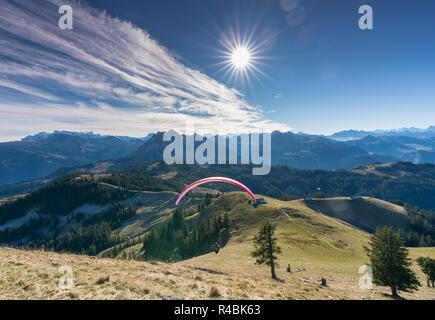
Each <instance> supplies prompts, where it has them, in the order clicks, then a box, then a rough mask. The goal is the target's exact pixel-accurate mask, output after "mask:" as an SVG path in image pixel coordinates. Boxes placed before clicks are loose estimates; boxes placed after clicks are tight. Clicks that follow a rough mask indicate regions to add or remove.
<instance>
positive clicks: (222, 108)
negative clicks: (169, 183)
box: [0, 0, 289, 140]
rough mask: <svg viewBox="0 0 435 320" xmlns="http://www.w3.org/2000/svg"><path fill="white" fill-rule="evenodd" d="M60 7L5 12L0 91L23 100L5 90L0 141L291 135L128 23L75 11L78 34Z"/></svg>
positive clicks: (6, 7)
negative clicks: (191, 125)
mask: <svg viewBox="0 0 435 320" xmlns="http://www.w3.org/2000/svg"><path fill="white" fill-rule="evenodd" d="M61 4H63V3H62V1H58V0H47V1H44V2H42V1H21V0H20V1H13V2H12V1H3V2H2V9H1V10H0V55H2V56H3V57H5V58H4V59H3V58H2V59H1V60H0V74H1V78H0V86H2V87H7V88H8V89H13V90H15V91H18V92H19V93H21V94H22V95H23V98H22V99H17V98H16V96H15V95H13V96H12V95H8V93H7V92H6V93H5V92H4V91H2V90H1V88H0V99H1V101H3V102H2V104H0V110H1V112H2V114H6V115H7V117H1V118H0V128H1V129H0V139H1V140H4V139H5V138H6V137H8V138H10V137H11V133H8V132H14V134H13V136H14V137H16V138H18V137H19V135H25V134H28V133H29V131H32V132H35V131H50V129H53V130H54V129H59V130H64V129H65V130H85V131H90V130H92V131H95V132H100V133H104V134H122V135H132V136H144V135H145V134H146V133H148V132H154V131H157V130H160V131H162V130H169V129H175V130H179V131H182V130H183V129H184V128H185V126H186V124H185V122H186V121H194V122H195V125H196V127H197V128H198V129H199V130H203V131H204V130H206V131H213V130H217V129H220V130H222V128H225V129H226V130H227V131H228V132H241V131H253V130H254V131H259V130H260V131H271V130H288V129H289V127H288V126H286V125H283V124H280V123H276V122H272V121H269V120H267V119H264V113H263V112H262V111H261V109H260V108H256V107H252V106H250V105H249V104H248V103H247V102H246V100H245V99H244V98H243V96H242V95H241V94H240V93H239V92H238V91H237V90H235V89H232V88H228V87H227V86H225V85H224V84H222V83H219V82H217V81H216V80H214V79H212V78H211V77H209V76H207V75H205V74H203V73H201V72H200V71H198V70H195V69H192V68H188V67H186V66H184V65H183V64H182V63H181V62H180V61H179V60H177V59H175V58H174V57H173V56H171V55H170V54H169V53H168V50H167V49H166V48H165V47H163V46H161V45H160V44H159V43H158V42H157V41H156V40H154V39H152V38H151V37H150V36H149V34H148V33H147V32H146V31H144V30H141V29H139V28H137V27H136V26H134V25H132V24H131V23H129V22H126V21H120V20H119V19H116V18H113V17H110V16H108V15H107V14H105V13H103V12H99V11H96V10H94V9H91V8H89V7H86V6H84V5H83V4H80V3H75V2H73V4H72V7H73V10H74V29H73V30H60V29H59V28H58V26H57V19H58V18H59V14H58V11H57V10H58V7H59V6H60V5H61ZM24 8H25V10H24ZM3 30H5V31H3ZM28 95H30V96H31V97H32V98H34V99H36V100H34V102H33V103H32V104H30V103H28V102H26V101H28V99H29V97H28ZM12 97H14V98H12ZM26 98H27V100H26ZM47 100H48V101H47ZM50 101H51V103H50ZM53 103H56V104H53ZM222 126H223V127H222ZM20 128H21V129H20ZM8 130H10V131H8Z"/></svg>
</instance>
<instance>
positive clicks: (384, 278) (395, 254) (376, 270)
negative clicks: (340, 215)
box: [364, 227, 420, 296]
mask: <svg viewBox="0 0 435 320" xmlns="http://www.w3.org/2000/svg"><path fill="white" fill-rule="evenodd" d="M364 249H365V251H366V252H367V255H368V256H369V258H370V261H371V267H372V269H373V282H374V283H375V284H377V285H380V286H388V287H390V288H391V292H392V295H393V296H397V295H398V294H397V291H405V292H412V291H414V290H416V289H417V286H419V285H420V283H419V282H418V280H417V277H416V275H415V273H414V272H413V271H412V270H411V269H410V265H411V260H410V259H409V258H408V250H407V249H406V248H405V247H404V246H403V240H402V239H401V238H400V236H399V235H398V234H396V233H394V232H393V229H392V228H391V227H384V228H382V229H378V230H377V231H376V233H374V234H373V235H372V236H371V238H370V241H369V247H364Z"/></svg>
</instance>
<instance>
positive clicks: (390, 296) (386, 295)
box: [381, 293, 406, 300]
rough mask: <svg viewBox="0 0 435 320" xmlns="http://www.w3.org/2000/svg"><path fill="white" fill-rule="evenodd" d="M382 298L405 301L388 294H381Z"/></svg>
mask: <svg viewBox="0 0 435 320" xmlns="http://www.w3.org/2000/svg"><path fill="white" fill-rule="evenodd" d="M381 295H382V296H384V297H387V298H390V299H393V300H406V299H405V298H403V297H401V296H398V295H396V296H393V295H392V294H388V293H381Z"/></svg>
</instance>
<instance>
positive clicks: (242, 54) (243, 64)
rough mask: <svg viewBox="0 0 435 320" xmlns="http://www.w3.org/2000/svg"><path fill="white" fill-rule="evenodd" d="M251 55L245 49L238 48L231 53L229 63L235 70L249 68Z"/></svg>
mask: <svg viewBox="0 0 435 320" xmlns="http://www.w3.org/2000/svg"><path fill="white" fill-rule="evenodd" d="M251 58H252V53H251V52H250V51H249V49H248V48H246V47H238V48H235V49H234V50H233V52H231V63H232V65H233V66H234V67H235V68H236V69H245V68H247V67H249V64H250V62H251Z"/></svg>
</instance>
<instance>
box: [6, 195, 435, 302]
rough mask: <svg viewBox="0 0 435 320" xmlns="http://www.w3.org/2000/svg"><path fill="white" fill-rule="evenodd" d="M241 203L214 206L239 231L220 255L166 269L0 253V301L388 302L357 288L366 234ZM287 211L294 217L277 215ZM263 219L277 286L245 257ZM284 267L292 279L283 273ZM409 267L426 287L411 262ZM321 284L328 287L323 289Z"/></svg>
mask: <svg viewBox="0 0 435 320" xmlns="http://www.w3.org/2000/svg"><path fill="white" fill-rule="evenodd" d="M239 196H240V197H242V199H239V198H238V197H239ZM243 197H245V196H244V195H239V194H237V197H231V199H228V198H227V197H223V199H222V203H220V204H219V203H218V204H217V205H221V206H222V208H224V207H225V206H227V205H228V207H229V208H231V212H230V217H231V219H233V220H234V221H236V223H237V224H238V225H239V228H238V230H237V232H235V233H234V234H233V237H232V238H231V240H230V241H229V243H228V244H227V245H226V246H225V247H223V248H222V249H221V251H220V252H219V254H217V255H216V254H215V253H210V254H206V255H203V256H200V257H196V258H194V259H190V260H186V261H181V262H178V263H174V264H167V263H160V262H159V263H149V262H141V261H133V260H129V261H127V260H114V259H104V258H97V257H89V256H83V255H73V254H59V253H53V252H43V251H20V250H16V249H11V248H0V299H162V298H163V297H167V296H175V297H178V298H182V299H211V298H212V299H325V300H330V299H390V297H389V296H388V295H385V294H389V293H390V291H389V289H388V288H383V287H375V289H374V290H371V291H367V290H363V289H360V288H359V287H358V280H359V278H360V277H361V275H360V274H358V269H359V267H360V266H361V265H362V264H364V263H366V262H367V257H366V256H365V254H364V253H363V251H362V245H364V244H366V243H367V239H368V235H367V234H366V233H364V232H362V231H361V230H358V229H355V228H353V227H351V226H349V225H347V224H344V223H342V222H340V221H337V220H335V219H333V218H329V217H325V216H323V215H320V214H318V213H316V212H314V211H312V210H310V209H308V208H307V207H306V206H305V205H304V203H303V201H290V202H282V201H278V200H275V199H270V198H267V200H268V202H269V203H268V205H266V206H260V207H258V208H257V209H253V208H252V207H249V206H247V204H246V203H247V199H244V198H243ZM232 198H234V199H232ZM230 200H231V201H234V202H231V201H230ZM245 200H246V201H245ZM226 201H229V203H226ZM285 207H287V208H290V209H291V210H277V209H281V208H285ZM271 209H273V210H271ZM292 210H293V211H292ZM266 218H267V219H269V220H270V221H271V222H272V223H276V224H277V236H278V240H279V245H280V246H281V248H282V254H280V255H279V266H278V267H277V269H276V273H277V276H278V278H279V280H278V281H276V280H272V279H271V278H270V270H269V269H268V268H267V267H265V266H256V265H255V264H254V259H253V258H251V257H250V256H249V252H250V251H251V250H252V243H251V241H252V237H253V235H254V234H255V232H256V231H257V229H258V225H259V223H260V222H261V221H263V220H264V219H266ZM342 243H345V244H346V246H343V245H342ZM427 255H429V256H432V257H435V248H412V249H410V257H411V258H412V259H413V260H414V261H415V259H416V258H417V257H419V256H427ZM287 264H290V265H291V269H292V273H288V272H287V271H286V267H287ZM61 266H70V267H71V268H72V270H73V286H72V288H70V289H61V287H60V286H59V282H60V281H61V280H62V277H63V276H64V275H63V273H62V272H61V271H60V270H59V268H60V267H61ZM412 268H413V269H414V270H415V271H416V273H417V276H418V278H419V280H420V282H421V283H422V284H425V276H424V275H423V274H422V272H421V270H420V269H419V267H418V266H417V265H416V263H413V266H412ZM298 270H299V271H298ZM321 277H323V278H325V279H326V280H327V284H328V286H327V287H324V286H322V285H321ZM400 294H401V295H402V296H403V297H404V298H406V299H435V289H434V288H427V287H425V286H422V287H420V289H419V290H418V291H417V292H415V293H411V294H408V293H400Z"/></svg>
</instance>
